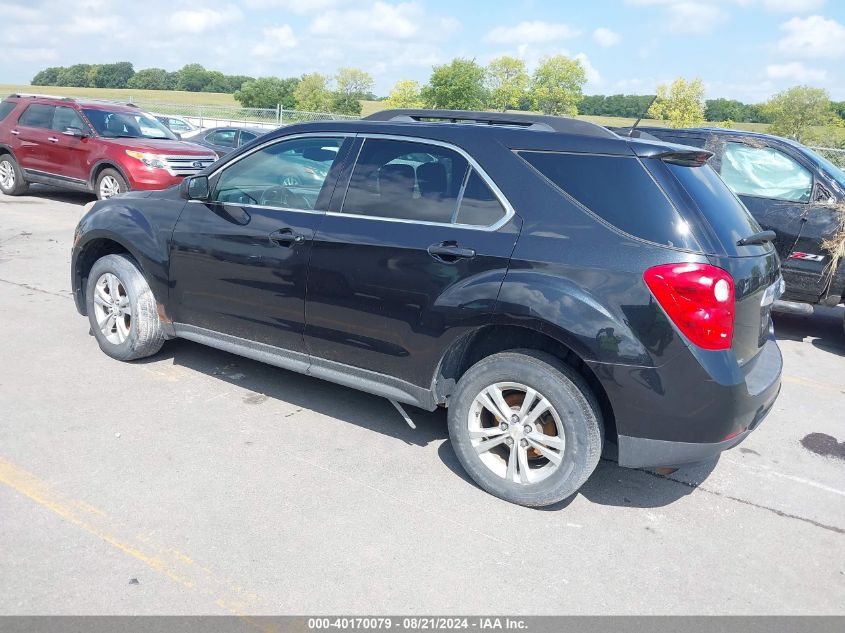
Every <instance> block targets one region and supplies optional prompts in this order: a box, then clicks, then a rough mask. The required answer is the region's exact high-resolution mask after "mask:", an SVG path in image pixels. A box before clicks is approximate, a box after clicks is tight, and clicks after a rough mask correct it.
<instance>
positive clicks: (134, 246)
mask: <svg viewBox="0 0 845 633" xmlns="http://www.w3.org/2000/svg"><path fill="white" fill-rule="evenodd" d="M183 207H184V201H182V200H179V201H176V200H162V199H158V200H155V201H153V200H150V199H147V198H142V197H134V196H120V197H117V198H113V199H111V200H108V201H104V202H100V203H97V205H95V207H94V208H93V209H91V211H89V212H88V213H86V214H85V216H84V217H83V218H82V219H81V220H80V222H79V225H78V226H77V229H76V238H75V241H74V247H73V254H72V258H71V280H72V286H73V292H74V296H75V297H77V307H78V308H82V311H84V302H83V303H82V305H80V302H81V301H82V299H83V297H84V293H85V284H86V278H87V276H88V271H89V270H90V268H91V266H92V265H93V264H94V261H96V259H98V258H99V257H100V256H101V254H107V253H110V252H117V251H121V250H122V251H125V252H128V253H129V254H130V255H131V256H132V257H133V258H134V259H135V261H137V262H138V264H139V265H140V267H141V271H142V272H143V274H144V277H145V278H146V280H147V283H148V284H149V285H150V289H151V290H152V292H153V295H154V296H155V298H156V301H157V302H158V304H159V306H164V305H166V304H167V300H168V296H169V259H170V258H169V250H170V238H171V235H172V234H173V227H174V226H175V224H176V221H177V220H178V217H179V212H180V211H181V209H182V208H183ZM109 244H113V245H116V246H117V247H114V246H109Z"/></svg>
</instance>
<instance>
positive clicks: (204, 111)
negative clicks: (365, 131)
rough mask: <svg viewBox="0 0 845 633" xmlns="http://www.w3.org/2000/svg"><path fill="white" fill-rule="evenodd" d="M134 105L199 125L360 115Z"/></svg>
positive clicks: (338, 118)
mask: <svg viewBox="0 0 845 633" xmlns="http://www.w3.org/2000/svg"><path fill="white" fill-rule="evenodd" d="M134 103H135V105H137V106H138V107H140V108H142V109H144V110H146V111H147V112H155V113H156V114H169V115H171V116H179V117H183V118H185V119H187V120H188V121H190V122H191V123H193V124H194V125H198V126H199V127H205V128H208V127H266V128H277V127H279V126H281V125H290V124H291V123H304V122H307V121H343V120H352V119H356V118H358V117H354V116H348V115H345V114H332V113H330V112H303V111H301V110H287V109H285V108H282V107H281V106H278V107H276V108H242V107H238V106H209V105H194V104H187V103H159V102H156V101H144V100H140V101H134Z"/></svg>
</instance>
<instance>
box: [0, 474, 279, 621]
mask: <svg viewBox="0 0 845 633" xmlns="http://www.w3.org/2000/svg"><path fill="white" fill-rule="evenodd" d="M0 483H3V484H6V485H7V486H9V487H10V488H12V489H13V490H15V491H17V492H18V493H20V494H21V495H23V496H25V497H27V498H28V499H30V500H32V501H34V502H35V503H37V504H38V505H39V506H41V507H42V508H45V509H47V510H50V511H51V512H53V513H54V514H57V515H58V516H60V517H62V518H63V519H64V520H66V521H68V522H69V523H71V524H73V525H75V526H77V527H78V528H80V529H82V530H84V531H85V532H87V533H88V534H90V535H92V536H94V537H96V538H97V539H99V540H100V541H102V542H103V543H107V544H108V545H110V546H112V547H113V548H115V549H117V550H120V551H121V552H123V553H124V554H128V555H129V556H131V557H132V558H134V559H136V560H138V561H140V562H142V563H143V564H144V565H146V566H147V567H148V568H149V569H151V570H153V571H155V572H156V573H159V574H162V575H164V576H166V577H167V578H169V579H170V580H172V581H173V582H176V583H178V584H179V585H181V586H182V587H185V588H186V589H190V590H192V591H196V592H198V593H200V594H202V595H204V596H207V597H209V598H210V601H211V602H213V603H214V604H216V605H218V606H219V607H220V608H222V609H225V610H226V611H228V612H229V613H232V614H233V615H237V616H241V618H242V619H243V620H244V621H246V622H248V623H249V624H251V625H252V626H255V627H256V628H260V629H261V630H267V631H268V633H269V631H272V630H273V629H265V628H264V627H263V626H260V623H257V622H255V621H254V620H252V619H251V618H248V617H246V615H245V614H246V613H247V612H248V611H249V610H250V609H254V608H255V607H256V606H257V605H259V604H261V603H265V604H266V601H265V600H262V599H260V598H259V597H258V596H256V595H255V594H253V593H248V592H246V591H244V590H243V589H241V588H240V587H239V586H237V585H236V584H235V583H233V582H232V581H229V580H226V579H223V578H220V577H219V576H217V575H216V574H214V573H213V572H212V571H211V570H210V569H209V568H208V567H207V566H202V565H199V564H198V563H195V562H194V559H193V558H191V557H189V556H187V555H185V554H183V553H181V552H179V551H177V550H175V549H172V548H155V547H154V546H152V545H151V544H149V543H148V541H147V539H140V540H143V541H145V543H147V544H141V543H138V542H137V541H136V540H133V539H131V538H127V537H126V536H122V535H118V534H119V531H120V530H119V528H118V526H117V525H116V524H115V522H114V521H112V520H110V519H109V518H108V516H107V515H106V513H105V512H103V511H102V510H100V509H98V508H95V507H94V506H92V505H90V504H88V503H85V502H84V501H78V500H73V499H63V498H62V497H61V496H60V495H59V494H58V493H56V492H54V491H53V490H52V489H51V487H50V484H49V483H47V482H46V481H43V480H41V479H39V478H38V477H36V476H35V475H33V474H32V473H30V472H28V471H26V470H24V469H23V468H20V467H18V466H16V465H14V464H12V463H11V462H9V461H7V460H6V459H4V458H2V457H0Z"/></svg>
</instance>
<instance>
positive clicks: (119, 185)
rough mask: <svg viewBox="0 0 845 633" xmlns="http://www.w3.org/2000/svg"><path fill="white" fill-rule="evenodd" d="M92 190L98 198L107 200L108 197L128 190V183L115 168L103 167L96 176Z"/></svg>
mask: <svg viewBox="0 0 845 633" xmlns="http://www.w3.org/2000/svg"><path fill="white" fill-rule="evenodd" d="M94 191H95V193H96V194H97V198H98V199H100V200H108V199H109V198H113V197H114V196H116V195H119V194H121V193H126V192H127V191H129V183H128V182H126V178H124V177H123V176H122V175H121V174H120V172H119V171H117V170H116V169H111V168H109V169H104V170H103V171H101V172H100V175H99V176H97V182H96V183H95V184H94Z"/></svg>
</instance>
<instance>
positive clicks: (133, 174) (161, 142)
mask: <svg viewBox="0 0 845 633" xmlns="http://www.w3.org/2000/svg"><path fill="white" fill-rule="evenodd" d="M216 158H217V157H216V156H215V155H214V153H213V152H210V151H209V150H208V149H207V148H205V147H201V146H199V145H194V144H191V143H186V142H183V141H180V140H179V139H178V138H177V137H176V136H175V135H174V134H173V132H171V131H170V130H168V129H167V128H166V127H165V126H163V125H162V124H161V123H159V122H158V121H157V120H156V119H155V118H154V117H152V116H151V115H148V114H146V113H144V112H142V111H141V110H139V109H138V108H136V107H134V106H131V105H121V104H116V103H111V102H103V101H94V100H84V99H70V98H65V97H50V96H38V95H20V94H15V95H11V96H9V97H7V98H6V99H4V100H3V101H2V102H0V191H2V192H3V193H4V194H6V195H12V196H14V195H21V194H23V193H26V191H27V190H28V188H29V185H30V184H31V183H42V184H46V185H53V186H56V187H62V188H64V189H74V190H78V191H91V192H93V193H96V194H97V197H98V198H100V199H101V200H102V199H105V198H110V197H112V196H115V195H117V194H119V193H124V192H126V191H132V190H155V189H164V188H166V187H170V186H172V185H176V184H179V183H180V182H181V181H182V178H184V177H185V176H190V175H193V174H196V173H198V172H199V171H200V170H202V169H204V168H205V167H208V166H209V165H211V163H213V162H214V161H215V160H216Z"/></svg>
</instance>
